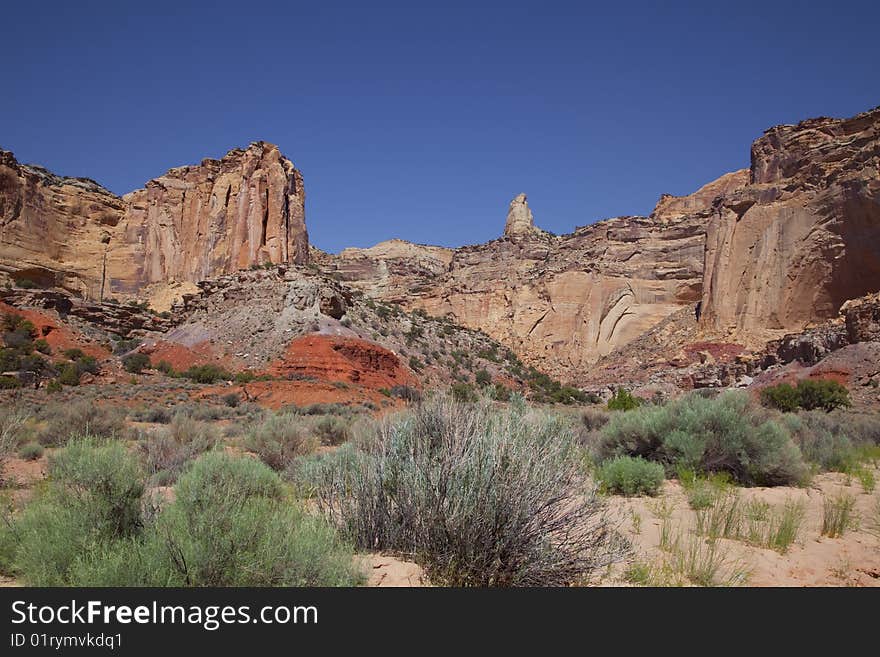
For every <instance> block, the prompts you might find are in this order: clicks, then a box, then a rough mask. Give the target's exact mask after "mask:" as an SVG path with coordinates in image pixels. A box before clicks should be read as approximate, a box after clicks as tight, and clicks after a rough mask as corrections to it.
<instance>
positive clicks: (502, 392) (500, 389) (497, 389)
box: [492, 383, 510, 402]
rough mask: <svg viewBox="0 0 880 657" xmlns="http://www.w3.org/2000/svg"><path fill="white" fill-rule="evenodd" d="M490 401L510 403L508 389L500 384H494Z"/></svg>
mask: <svg viewBox="0 0 880 657" xmlns="http://www.w3.org/2000/svg"><path fill="white" fill-rule="evenodd" d="M492 399H494V400H495V401H500V402H508V401H510V388H508V387H507V386H505V385H503V384H501V383H496V384H495V385H494V386H493V388H492Z"/></svg>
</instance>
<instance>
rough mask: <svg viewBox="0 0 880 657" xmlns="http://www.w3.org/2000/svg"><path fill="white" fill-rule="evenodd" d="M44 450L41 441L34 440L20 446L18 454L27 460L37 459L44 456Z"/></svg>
mask: <svg viewBox="0 0 880 657" xmlns="http://www.w3.org/2000/svg"><path fill="white" fill-rule="evenodd" d="M44 451H45V450H44V449H43V446H42V445H41V444H40V443H38V442H36V441H35V440H32V441H30V442H27V443H25V444H24V445H22V446H21V447H19V448H18V456H19V458H22V459H24V460H25V461H36V460H37V459H38V458H40V457H41V456H43V452H44Z"/></svg>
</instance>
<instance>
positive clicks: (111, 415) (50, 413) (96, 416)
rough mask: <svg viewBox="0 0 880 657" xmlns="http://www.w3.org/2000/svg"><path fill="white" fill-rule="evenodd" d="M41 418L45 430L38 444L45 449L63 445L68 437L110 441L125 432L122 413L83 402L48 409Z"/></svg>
mask: <svg viewBox="0 0 880 657" xmlns="http://www.w3.org/2000/svg"><path fill="white" fill-rule="evenodd" d="M41 416H42V417H43V419H45V421H46V426H45V427H44V428H43V429H42V430H41V431H40V433H39V437H38V439H39V441H40V443H41V444H42V445H45V446H47V447H55V446H59V445H63V444H65V443H66V442H67V440H68V439H69V438H70V436H94V437H96V438H112V437H114V436H119V435H121V434H122V431H123V430H124V429H125V411H124V410H122V409H121V408H118V407H113V406H107V405H99V404H95V403H94V402H92V401H89V400H86V399H82V400H79V401H75V402H72V403H67V404H62V403H57V404H52V405H47V406H46V407H45V408H44V409H43V411H42V413H41Z"/></svg>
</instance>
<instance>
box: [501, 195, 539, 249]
mask: <svg viewBox="0 0 880 657" xmlns="http://www.w3.org/2000/svg"><path fill="white" fill-rule="evenodd" d="M536 230H537V229H536V228H535V220H534V218H533V217H532V211H531V210H530V209H529V203H528V201H527V200H526V195H525V194H519V195H518V196H516V197H515V198H514V199H513V200H512V201H511V202H510V209H509V210H508V211H507V223H505V224H504V236H505V237H509V238H511V239H515V238H517V237H520V236H523V235H530V234H532V233H534V232H535V231H536Z"/></svg>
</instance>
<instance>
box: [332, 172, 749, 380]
mask: <svg viewBox="0 0 880 657" xmlns="http://www.w3.org/2000/svg"><path fill="white" fill-rule="evenodd" d="M746 181H747V174H746V172H737V173H735V174H729V175H728V176H727V177H726V178H725V180H723V181H720V182H716V183H711V184H710V185H714V187H713V188H712V189H713V193H712V194H707V193H706V192H705V191H704V190H701V191H700V192H697V193H696V194H695V195H693V196H692V197H687V198H684V199H681V198H677V197H670V196H665V197H663V199H661V204H658V209H657V211H656V212H655V215H652V216H651V217H617V218H614V219H609V220H607V221H602V222H599V223H596V224H592V225H590V226H585V227H582V228H578V229H577V230H575V232H573V233H571V234H569V235H561V236H556V235H552V234H550V233H547V232H545V231H543V230H541V229H540V228H538V227H536V226H535V225H534V219H533V216H532V212H531V210H530V209H529V207H528V202H527V199H526V197H525V195H524V194H520V195H519V196H517V197H516V198H514V200H513V201H512V203H511V206H510V209H509V212H508V217H507V221H506V224H505V231H504V234H503V236H502V237H501V238H500V239H497V240H494V241H492V242H488V243H486V244H480V245H477V246H467V247H461V248H458V249H445V248H441V247H431V246H424V245H417V244H410V243H407V242H403V241H401V240H393V241H391V242H383V243H381V244H378V245H376V246H375V247H372V248H369V249H346V250H344V251H342V252H341V253H340V254H339V255H338V256H330V257H329V258H326V259H324V262H323V267H324V268H325V270H328V271H330V272H332V273H334V274H335V275H336V276H337V277H339V278H341V279H342V280H344V281H346V282H348V283H349V284H351V285H352V286H354V287H356V288H359V289H361V290H362V291H363V292H364V293H366V294H367V295H369V296H371V297H374V298H377V299H382V300H386V301H394V302H398V303H401V304H402V305H404V306H405V307H409V308H422V309H424V310H426V311H427V312H428V313H430V314H432V315H452V316H453V317H454V318H455V319H456V321H458V322H460V323H461V324H463V325H464V326H468V327H470V328H474V329H482V330H484V331H486V332H487V333H488V334H490V335H491V336H492V337H493V338H495V339H497V340H499V341H501V342H502V343H504V344H506V345H507V346H508V347H510V348H512V349H513V350H514V351H516V352H517V353H518V354H519V355H520V356H521V357H522V358H523V359H524V360H526V361H527V362H530V363H532V364H540V365H541V366H542V367H543V368H544V369H546V370H547V371H551V372H554V373H556V374H558V375H560V376H566V377H567V378H572V377H575V378H576V375H577V372H578V371H581V370H583V369H584V368H585V367H588V366H589V364H590V363H592V362H594V361H595V360H597V359H598V358H600V357H601V356H603V355H605V354H607V353H609V352H610V351H612V350H613V349H614V348H615V347H617V346H619V345H622V344H626V343H627V342H629V341H630V340H632V339H634V338H635V337H637V336H639V335H640V334H642V333H643V332H644V331H646V330H648V329H649V328H650V327H652V326H654V325H655V324H656V323H658V322H659V321H661V320H663V319H664V318H666V317H667V316H669V315H670V314H671V313H673V312H675V311H677V310H679V309H680V308H681V307H682V306H685V305H693V306H696V304H697V302H698V301H699V300H700V297H701V292H702V289H701V281H702V270H703V255H704V251H705V222H706V220H707V218H708V216H709V213H710V212H711V202H706V201H704V198H703V197H704V196H711V198H714V196H715V195H717V193H718V191H719V190H723V189H727V188H729V187H732V186H735V185H737V184H744V183H745V182H746ZM707 187H708V186H707ZM704 189H705V188H704ZM664 204H665V205H664Z"/></svg>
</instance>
